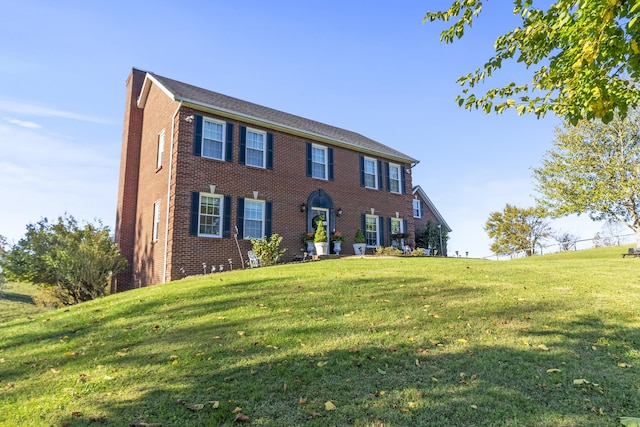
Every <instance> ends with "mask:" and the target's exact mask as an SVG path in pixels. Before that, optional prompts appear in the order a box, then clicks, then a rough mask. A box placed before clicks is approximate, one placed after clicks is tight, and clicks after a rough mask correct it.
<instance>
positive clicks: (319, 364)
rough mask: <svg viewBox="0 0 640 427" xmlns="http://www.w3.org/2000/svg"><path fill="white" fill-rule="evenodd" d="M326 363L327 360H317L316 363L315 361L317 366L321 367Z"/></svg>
mask: <svg viewBox="0 0 640 427" xmlns="http://www.w3.org/2000/svg"><path fill="white" fill-rule="evenodd" d="M326 364H327V362H318V363H316V365H317V366H318V367H319V368H322V367H323V366H325V365H326Z"/></svg>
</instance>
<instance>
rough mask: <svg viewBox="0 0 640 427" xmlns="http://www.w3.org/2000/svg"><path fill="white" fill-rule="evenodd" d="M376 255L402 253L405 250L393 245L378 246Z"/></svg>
mask: <svg viewBox="0 0 640 427" xmlns="http://www.w3.org/2000/svg"><path fill="white" fill-rule="evenodd" d="M374 254H375V255H379V256H382V255H385V256H388V255H402V254H403V252H402V250H400V249H398V248H394V247H393V246H378V247H377V248H376V251H375V253H374Z"/></svg>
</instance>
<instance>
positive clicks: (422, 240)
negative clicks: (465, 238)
mask: <svg viewBox="0 0 640 427" xmlns="http://www.w3.org/2000/svg"><path fill="white" fill-rule="evenodd" d="M438 225H440V224H438V223H437V222H433V221H431V220H428V221H427V222H426V223H425V225H424V228H422V229H420V230H418V231H416V247H417V248H425V249H427V248H430V249H432V250H433V249H435V250H437V251H438V254H439V255H442V256H447V242H448V241H449V234H448V233H447V229H446V228H444V227H442V226H441V227H440V228H438ZM441 233H442V234H441ZM440 236H442V247H440Z"/></svg>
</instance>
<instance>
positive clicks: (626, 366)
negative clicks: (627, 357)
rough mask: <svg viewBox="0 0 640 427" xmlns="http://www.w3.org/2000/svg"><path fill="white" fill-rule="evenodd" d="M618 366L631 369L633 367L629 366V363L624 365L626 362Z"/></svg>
mask: <svg viewBox="0 0 640 427" xmlns="http://www.w3.org/2000/svg"><path fill="white" fill-rule="evenodd" d="M618 366H619V367H621V368H630V367H631V365H629V364H628V363H624V362H622V363H618Z"/></svg>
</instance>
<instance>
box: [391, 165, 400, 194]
mask: <svg viewBox="0 0 640 427" xmlns="http://www.w3.org/2000/svg"><path fill="white" fill-rule="evenodd" d="M401 188H402V187H401V185H400V166H399V165H394V164H389V191H391V192H392V193H401V192H402V191H400V190H401Z"/></svg>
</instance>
